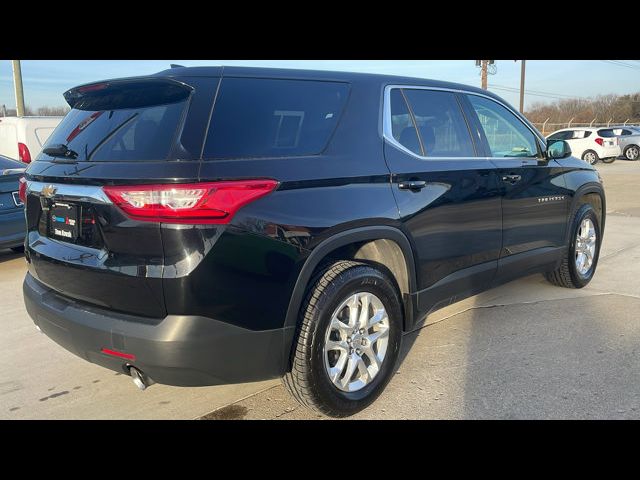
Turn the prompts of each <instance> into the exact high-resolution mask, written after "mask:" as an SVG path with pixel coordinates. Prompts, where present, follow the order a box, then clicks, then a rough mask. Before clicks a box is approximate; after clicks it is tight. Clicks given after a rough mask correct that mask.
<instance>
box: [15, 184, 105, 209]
mask: <svg viewBox="0 0 640 480" xmlns="http://www.w3.org/2000/svg"><path fill="white" fill-rule="evenodd" d="M49 186H53V187H55V188H56V192H55V194H54V195H53V196H52V197H51V198H52V199H53V200H71V201H76V202H86V203H99V204H111V203H112V202H111V200H110V199H109V197H107V195H106V194H105V193H104V191H103V190H102V187H98V186H95V185H70V184H66V183H43V182H34V181H27V194H29V193H33V194H36V195H42V189H43V188H45V187H49Z"/></svg>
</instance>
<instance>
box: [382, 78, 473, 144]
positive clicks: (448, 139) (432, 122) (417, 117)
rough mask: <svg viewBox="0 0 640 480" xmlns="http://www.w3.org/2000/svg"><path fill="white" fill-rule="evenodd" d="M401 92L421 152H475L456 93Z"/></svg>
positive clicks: (407, 89) (419, 90) (434, 91)
mask: <svg viewBox="0 0 640 480" xmlns="http://www.w3.org/2000/svg"><path fill="white" fill-rule="evenodd" d="M402 92H403V93H404V96H405V97H406V99H407V102H408V104H409V107H410V108H411V114H412V116H413V119H414V121H415V124H416V127H417V131H418V135H419V138H420V143H421V146H422V149H423V153H422V156H424V157H473V156H475V151H474V149H473V143H472V141H471V134H470V133H469V128H468V127H467V124H466V122H465V119H464V117H463V115H462V109H461V108H460V105H459V104H458V101H457V100H456V97H455V94H453V93H451V92H443V91H437V90H424V89H411V88H406V89H403V90H402ZM392 103H393V98H392ZM392 109H393V107H392Z"/></svg>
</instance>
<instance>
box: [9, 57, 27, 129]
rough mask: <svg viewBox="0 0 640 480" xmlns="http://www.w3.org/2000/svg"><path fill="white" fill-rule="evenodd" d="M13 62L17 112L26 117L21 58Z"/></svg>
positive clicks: (19, 115)
mask: <svg viewBox="0 0 640 480" xmlns="http://www.w3.org/2000/svg"><path fill="white" fill-rule="evenodd" d="M11 63H12V64H13V85H14V88H15V91H16V113H17V115H18V117H24V92H23V91H22V70H21V69H20V60H11Z"/></svg>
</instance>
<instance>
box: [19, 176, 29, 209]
mask: <svg viewBox="0 0 640 480" xmlns="http://www.w3.org/2000/svg"><path fill="white" fill-rule="evenodd" d="M18 197H20V201H21V202H22V203H24V204H26V203H27V179H26V178H24V177H20V180H18Z"/></svg>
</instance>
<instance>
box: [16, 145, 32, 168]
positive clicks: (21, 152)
mask: <svg viewBox="0 0 640 480" xmlns="http://www.w3.org/2000/svg"><path fill="white" fill-rule="evenodd" d="M18 158H19V159H20V161H21V162H24V163H31V152H30V151H29V148H28V147H27V146H26V145H25V144H24V143H21V142H18Z"/></svg>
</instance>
